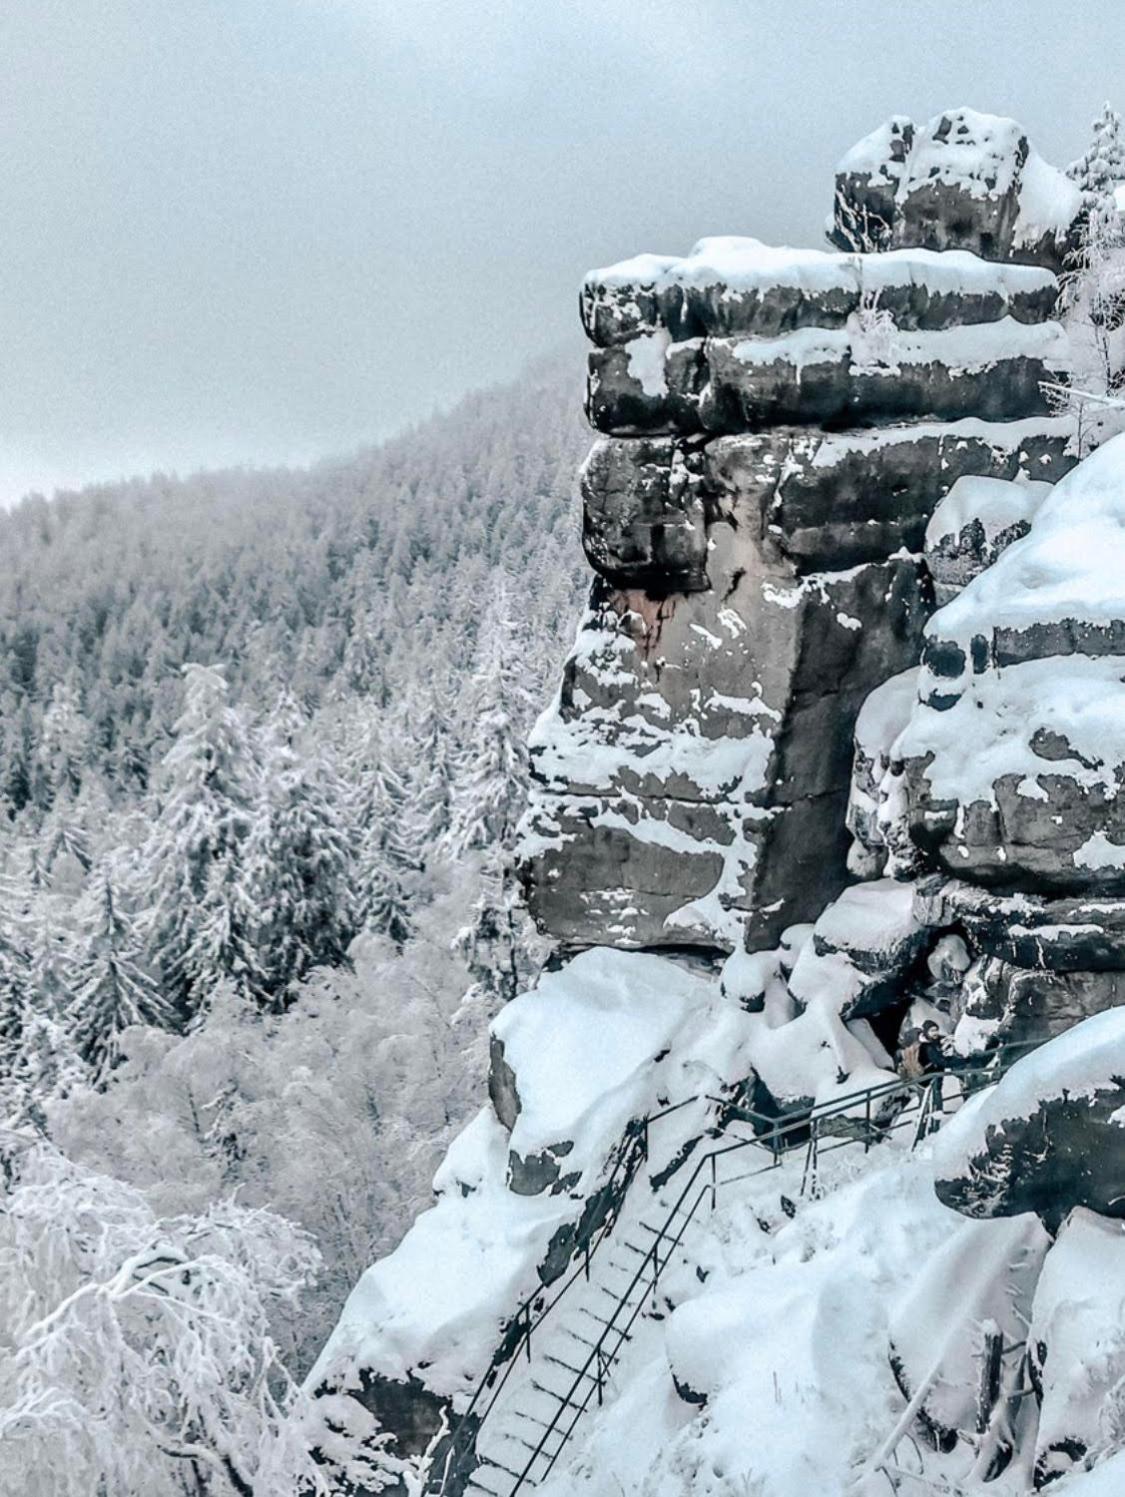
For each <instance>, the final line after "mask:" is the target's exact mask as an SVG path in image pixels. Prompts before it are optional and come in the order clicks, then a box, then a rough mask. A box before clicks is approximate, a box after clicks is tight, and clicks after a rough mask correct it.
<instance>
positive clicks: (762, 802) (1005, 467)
mask: <svg viewBox="0 0 1125 1497" xmlns="http://www.w3.org/2000/svg"><path fill="white" fill-rule="evenodd" d="M990 138H994V139H997V140H999V139H1001V138H1005V139H1006V136H1004V132H1003V130H1001V128H1000V124H999V123H998V124H997V125H996V127H995V129H994V130H993V131H992V136H991V137H990ZM1014 149H1015V148H1014V146H1013V150H1014ZM1025 162H1026V157H1025V158H1023V162H1022V163H1017V162H1016V161H1015V158H1014V157H1013V159H1012V161H1010V162H1009V163H1008V164H1007V168H1006V169H1007V170H1008V171H1009V173H1010V174H1018V171H1019V169H1020V166H1021V164H1025ZM973 181H974V183H975V181H976V179H975V178H974V179H973ZM971 190H973V191H975V190H976V188H975V185H974V186H972V188H971ZM984 202H985V200H982V203H984ZM987 202H991V203H992V207H991V208H988V207H987V203H985V205H984V206H982V207H981V208H980V213H981V214H982V215H983V216H984V218H987V215H988V213H989V212H992V213H993V216H994V218H995V220H996V222H995V229H996V233H997V235H998V236H1002V233H1003V232H1007V231H1006V230H1004V229H1003V225H1002V223H1001V219H1003V218H1004V215H1005V214H1007V213H1008V200H1007V199H1004V202H1003V203H1001V201H1000V198H999V197H996V198H995V201H993V199H987ZM984 218H982V222H983V221H984ZM1005 221H1006V220H1005ZM977 247H979V246H977ZM1004 258H1005V259H1006V258H1007V257H1006V256H1005V257H1004ZM1055 291H1056V283H1055V279H1054V276H1053V275H1052V274H1051V271H1050V269H1048V268H1044V267H1042V266H1035V265H1021V264H1012V263H995V262H990V261H988V260H985V259H982V258H980V257H979V256H978V255H976V254H972V253H967V252H966V251H965V250H963V249H957V250H951V251H948V252H945V251H944V246H941V247H940V248H935V247H932V246H930V245H929V244H923V245H921V247H917V248H901V249H897V250H895V251H893V252H890V253H885V254H883V253H872V254H863V253H846V254H832V253H823V252H818V251H793V250H779V249H773V248H770V247H768V246H765V245H763V244H761V243H760V242H759V241H757V240H738V239H712V240H703V241H701V243H700V244H699V245H698V246H697V247H696V248H695V250H693V251H692V253H691V254H690V255H688V256H686V257H684V258H682V259H676V258H672V257H660V256H641V257H639V258H638V259H636V260H631V261H626V262H624V263H623V264H621V265H618V266H614V267H611V268H609V269H607V270H602V271H595V272H592V273H591V275H590V276H589V277H588V278H587V281H586V284H585V287H584V289H583V293H582V315H583V322H584V325H585V327H586V330H587V333H588V334H589V336H590V337H591V339H592V341H593V342H594V344H595V348H594V351H593V353H592V354H591V360H590V383H589V396H588V413H589V416H590V420H591V422H592V424H593V425H594V427H595V428H596V429H597V430H598V431H599V432H600V433H602V435H601V436H600V437H599V438H598V440H597V441H596V442H595V445H594V448H593V451H592V452H591V455H590V458H589V459H588V461H587V464H586V467H585V470H584V473H583V479H582V494H583V507H584V539H585V546H586V554H587V557H588V558H589V560H590V563H591V565H592V567H593V568H594V569H595V571H596V573H597V574H598V575H597V578H596V580H595V583H594V587H593V591H592V595H591V602H590V609H589V612H588V613H587V615H586V618H585V619H584V621H583V623H582V626H581V628H580V631H579V635H578V639H577V642H576V645H575V648H574V650H573V652H572V654H571V657H570V659H569V660H568V662H567V664H566V667H565V670H564V674H563V682H562V687H561V690H560V693H559V697H558V700H557V702H556V705H555V707H554V708H553V709H552V710H551V711H549V712H548V713H547V714H546V715H545V716H544V718H543V719H542V720H541V721H540V723H539V725H538V727H537V729H536V731H535V734H534V735H533V739H532V744H531V750H532V772H533V793H532V802H531V807H530V810H529V814H528V817H527V821H526V825H525V840H524V849H523V875H524V881H525V886H526V888H527V891H528V896H529V902H530V905H531V909H532V911H533V913H534V915H535V916H536V918H537V920H538V922H539V923H540V925H541V926H542V928H543V929H544V930H546V931H547V932H548V933H549V934H550V935H552V936H554V937H555V938H556V939H557V940H558V941H559V942H561V943H563V944H564V945H565V946H569V947H581V946H584V945H591V944H614V945H619V946H624V947H656V948H658V947H683V946H693V947H702V948H707V949H717V950H724V951H731V950H735V949H738V948H740V947H742V946H746V947H748V948H749V949H750V950H757V949H762V948H765V947H769V946H773V945H776V943H777V941H778V938H779V936H780V933H781V932H782V930H783V929H784V928H785V927H787V926H789V925H792V924H794V923H797V922H805V921H813V920H815V919H816V917H817V916H818V915H819V913H820V911H821V910H822V909H823V908H824V906H825V905H826V904H827V903H828V902H829V901H831V900H832V899H833V898H835V897H836V896H837V895H838V894H839V893H840V891H841V889H842V888H843V887H844V885H845V883H846V882H847V879H848V870H847V856H848V841H849V838H848V833H847V829H846V817H847V806H848V798H849V787H850V778H851V763H852V735H853V729H854V725H855V720H856V716H857V714H858V712H859V709H860V706H861V705H862V703H863V702H864V700H865V699H866V698H867V697H868V695H869V694H870V693H871V691H872V690H873V689H874V688H875V687H877V686H878V685H879V684H880V683H881V682H883V681H885V680H887V679H889V678H890V677H893V676H896V675H898V674H900V673H901V672H903V671H904V670H906V669H908V668H909V667H912V666H914V665H915V664H916V663H917V660H918V654H919V650H920V647H921V643H922V637H923V635H922V631H923V628H924V625H925V621H926V619H927V617H928V615H929V613H930V611H931V608H932V589H931V583H930V579H929V576H928V574H927V571H926V568H925V566H924V565H923V563H922V559H921V555H920V553H921V551H922V548H923V544H924V537H925V531H926V526H927V523H928V521H929V520H930V517H931V515H932V514H933V511H934V509H935V508H936V506H937V505H938V503H939V502H940V501H941V500H942V499H943V498H944V496H945V495H946V494H947V493H948V492H949V490H950V488H951V487H952V486H953V485H954V483H955V482H956V481H957V480H958V479H963V478H965V477H969V476H972V477H979V478H987V479H993V480H1009V481H1010V480H1016V479H1020V480H1022V481H1024V482H1036V483H1040V482H1043V481H1047V482H1050V481H1053V480H1054V479H1056V478H1057V477H1059V476H1060V475H1061V474H1062V473H1063V472H1065V471H1066V469H1067V467H1068V466H1069V459H1068V458H1067V456H1066V451H1065V447H1066V429H1065V427H1064V425H1063V423H1061V422H1059V421H1058V420H1056V419H1053V418H1052V417H1051V416H1050V415H1049V414H1047V412H1046V408H1045V405H1044V399H1043V395H1042V392H1041V388H1040V387H1041V384H1042V382H1043V380H1044V379H1045V378H1047V377H1051V378H1055V377H1057V376H1058V374H1059V373H1060V372H1061V371H1062V369H1063V367H1064V365H1065V353H1066V350H1065V339H1064V337H1063V334H1062V332H1061V330H1060V328H1059V326H1058V324H1057V323H1055V322H1054V321H1052V320H1051V319H1052V315H1053V310H1054V297H1055ZM877 862H878V859H876V860H875V863H873V864H872V867H871V871H875V872H877V871H879V870H878V867H877V866H876V864H877Z"/></svg>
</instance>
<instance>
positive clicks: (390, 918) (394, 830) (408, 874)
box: [358, 756, 419, 948]
mask: <svg viewBox="0 0 1125 1497" xmlns="http://www.w3.org/2000/svg"><path fill="white" fill-rule="evenodd" d="M410 830H411V829H410V826H409V822H408V817H407V796H406V789H405V786H404V785H403V782H402V779H401V778H400V776H399V774H398V772H397V770H396V769H395V767H394V764H393V763H392V762H391V761H390V758H389V756H388V758H387V760H386V761H385V762H384V763H382V764H381V765H380V766H379V768H378V769H377V770H376V771H375V772H374V774H373V775H372V776H371V796H370V803H369V809H368V821H367V824H366V825H365V826H364V827H363V828H362V831H361V840H360V848H359V863H358V876H359V887H360V898H361V901H362V906H363V909H364V910H365V911H366V920H365V924H366V926H367V928H368V930H371V931H374V932H375V934H376V935H384V936H386V937H387V938H388V939H389V940H391V941H393V942H394V944H395V945H396V946H398V947H400V948H401V947H402V946H403V945H404V944H405V943H406V942H407V941H408V940H409V939H410V936H411V935H412V934H413V931H414V922H413V919H412V915H411V905H412V902H413V892H414V887H415V884H416V875H417V874H418V872H419V862H418V858H417V855H416V851H415V848H414V846H413V844H412V841H411V837H410Z"/></svg>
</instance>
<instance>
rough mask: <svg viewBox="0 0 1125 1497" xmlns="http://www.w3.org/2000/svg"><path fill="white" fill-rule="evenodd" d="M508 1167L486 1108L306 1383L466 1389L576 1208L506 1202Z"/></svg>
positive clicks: (503, 1141) (357, 1292) (499, 1128)
mask: <svg viewBox="0 0 1125 1497" xmlns="http://www.w3.org/2000/svg"><path fill="white" fill-rule="evenodd" d="M507 1170H508V1132H507V1129H505V1128H504V1127H503V1125H502V1124H501V1123H500V1122H499V1121H498V1120H497V1119H496V1117H495V1116H494V1114H493V1113H492V1111H491V1109H490V1108H485V1109H484V1110H483V1111H482V1112H481V1113H480V1114H478V1116H477V1118H476V1119H474V1121H473V1122H472V1123H470V1124H469V1125H468V1127H467V1128H466V1129H465V1130H464V1132H463V1133H462V1134H461V1135H460V1137H459V1138H458V1139H457V1141H456V1142H455V1143H454V1145H453V1147H452V1150H451V1151H450V1157H449V1158H448V1159H447V1160H446V1162H445V1163H444V1164H443V1165H442V1168H441V1171H440V1172H439V1175H438V1179H437V1180H436V1181H435V1186H436V1185H437V1184H438V1183H439V1182H440V1184H441V1185H442V1186H443V1187H444V1193H443V1194H442V1195H441V1196H440V1197H439V1199H438V1203H437V1205H435V1206H433V1207H431V1209H430V1210H429V1211H424V1212H423V1213H422V1214H421V1216H419V1217H418V1218H417V1219H416V1221H415V1222H414V1225H413V1226H412V1227H411V1229H410V1231H409V1232H408V1233H407V1235H406V1236H405V1237H404V1238H403V1240H402V1242H401V1243H400V1244H399V1246H398V1247H397V1248H396V1249H395V1251H394V1252H393V1253H391V1254H390V1255H389V1256H388V1257H386V1258H383V1259H380V1260H379V1262H377V1263H375V1264H374V1265H373V1266H372V1267H371V1268H369V1269H368V1270H367V1271H366V1272H365V1273H364V1274H363V1276H362V1277H361V1278H360V1280H359V1282H358V1283H357V1284H356V1286H355V1288H354V1289H353V1290H352V1292H351V1294H350V1295H349V1296H348V1300H347V1303H346V1304H345V1306H344V1309H343V1312H342V1313H341V1316H340V1319H339V1321H338V1323H337V1325H336V1328H335V1330H334V1331H333V1333H332V1335H331V1337H330V1338H329V1340H328V1342H327V1344H326V1345H325V1347H324V1350H323V1351H322V1352H321V1355H320V1357H319V1359H318V1360H317V1363H316V1365H315V1367H314V1368H313V1370H312V1372H311V1373H310V1375H309V1380H308V1385H309V1387H310V1388H320V1387H323V1386H328V1387H331V1388H333V1389H335V1390H350V1389H359V1388H360V1387H361V1384H362V1380H363V1379H370V1378H371V1377H378V1378H385V1379H391V1380H394V1381H396V1382H406V1381H408V1380H411V1379H414V1380H417V1381H420V1382H421V1383H422V1384H423V1385H424V1386H425V1387H426V1388H427V1389H429V1390H430V1391H432V1392H435V1393H438V1394H442V1395H446V1396H450V1395H454V1394H465V1393H467V1392H468V1391H469V1390H470V1389H471V1387H472V1386H473V1383H474V1382H475V1380H476V1378H477V1377H479V1376H480V1373H481V1372H482V1371H483V1369H484V1367H486V1366H487V1364H488V1361H489V1359H490V1358H491V1356H492V1353H493V1351H494V1350H495V1347H496V1345H497V1343H498V1342H499V1340H500V1334H501V1331H502V1329H503V1326H504V1323H505V1321H506V1320H507V1318H508V1316H509V1315H510V1314H511V1311H512V1310H513V1309H514V1307H515V1306H516V1305H517V1304H518V1303H519V1301H520V1300H521V1299H522V1298H523V1297H524V1296H525V1295H526V1294H528V1293H530V1292H531V1290H532V1289H533V1288H534V1287H535V1285H536V1283H537V1282H538V1278H537V1273H536V1266H537V1264H538V1263H539V1262H540V1261H541V1260H542V1258H543V1257H544V1256H545V1254H546V1251H547V1247H548V1244H549V1242H550V1239H551V1236H552V1234H553V1233H554V1232H555V1231H557V1230H558V1229H559V1228H560V1227H564V1226H565V1225H566V1224H567V1223H568V1222H569V1221H570V1220H571V1219H572V1217H573V1215H574V1209H575V1208H574V1202H573V1200H572V1199H571V1198H570V1197H569V1196H568V1195H561V1196H552V1195H550V1194H549V1193H548V1194H541V1195H536V1196H520V1195H514V1194H513V1193H512V1192H511V1191H510V1190H509V1189H508V1188H507V1184H506V1180H507ZM453 1186H456V1187H457V1188H456V1189H452V1188H450V1187H453Z"/></svg>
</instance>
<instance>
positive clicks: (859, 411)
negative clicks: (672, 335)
mask: <svg viewBox="0 0 1125 1497" xmlns="http://www.w3.org/2000/svg"><path fill="white" fill-rule="evenodd" d="M884 334H885V336H884ZM652 336H653V337H656V336H657V335H655V334H654V335H652ZM633 347H634V344H632V343H630V344H626V345H624V346H623V347H617V346H615V347H612V348H608V349H595V350H593V352H592V353H591V355H590V364H589V379H588V383H587V402H586V409H587V415H588V416H589V418H590V423H591V425H592V426H594V427H595V428H596V429H597V430H598V431H603V432H607V433H610V434H616V435H622V436H624V435H640V436H643V435H645V434H647V433H661V432H672V431H680V432H683V433H685V434H694V433H697V432H699V433H714V434H717V435H718V434H722V433H727V432H746V431H750V432H752V431H755V430H757V429H759V428H760V427H762V426H769V425H775V426H776V425H781V424H787V423H788V424H794V425H805V424H813V425H822V424H842V423H843V422H845V421H851V422H863V421H867V420H871V419H874V418H875V417H883V418H887V417H890V418H894V419H898V420H903V419H909V418H921V417H937V418H939V419H942V420H947V421H956V420H959V419H961V418H963V417H967V416H978V417H983V418H985V419H986V420H991V421H1007V420H1015V419H1018V418H1020V417H1027V416H1032V415H1036V414H1041V415H1046V414H1047V413H1048V412H1049V410H1050V405H1049V402H1048V400H1047V397H1046V396H1045V394H1044V393H1043V390H1042V385H1043V383H1044V382H1051V381H1057V380H1058V379H1059V377H1060V375H1062V374H1064V373H1065V371H1066V369H1067V367H1068V357H1069V356H1068V344H1067V338H1066V335H1065V334H1064V332H1063V330H1062V328H1061V326H1060V325H1059V324H1058V323H1057V322H1044V323H1031V324H1029V323H1023V322H1018V321H1017V320H1016V319H1015V318H1013V317H1004V318H1001V319H1000V320H999V321H997V322H980V323H968V324H965V325H962V326H956V327H950V328H942V329H939V330H936V331H912V330H910V331H907V330H903V329H899V328H896V327H894V326H893V325H892V324H885V326H884V332H883V333H881V334H880V337H879V340H878V347H877V349H875V348H873V345H872V331H871V329H870V328H869V326H868V325H867V324H865V323H862V322H859V321H858V320H856V321H853V322H852V323H851V324H849V325H848V326H846V327H843V328H822V327H801V328H797V329H796V330H795V331H794V332H789V333H782V334H781V335H780V336H778V337H776V338H743V337H738V336H735V337H729V338H719V337H709V338H706V339H694V340H691V339H689V340H687V341H685V342H683V343H672V344H669V345H668V346H667V350H666V353H665V356H664V368H663V375H662V377H661V378H658V377H657V375H656V373H655V372H652V373H651V375H650V378H649V381H648V383H647V385H646V384H642V382H641V381H640V380H639V379H638V378H637V376H636V375H635V374H634V372H633V365H632V360H631V355H630V350H631V349H632V348H633ZM650 358H651V356H650V354H649V353H648V352H646V355H645V359H644V364H643V367H644V368H645V369H646V370H650V369H651V363H650Z"/></svg>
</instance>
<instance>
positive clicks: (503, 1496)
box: [465, 1471, 512, 1497]
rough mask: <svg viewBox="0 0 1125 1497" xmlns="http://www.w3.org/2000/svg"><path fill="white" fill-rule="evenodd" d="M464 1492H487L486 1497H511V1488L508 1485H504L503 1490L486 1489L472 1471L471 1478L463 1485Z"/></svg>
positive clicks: (497, 1488)
mask: <svg viewBox="0 0 1125 1497" xmlns="http://www.w3.org/2000/svg"><path fill="white" fill-rule="evenodd" d="M465 1491H466V1492H487V1493H488V1497H511V1492H512V1487H511V1484H510V1483H505V1485H504V1486H503V1488H501V1487H486V1486H485V1484H484V1482H483V1481H481V1480H480V1478H479V1477H478V1476H477V1473H476V1472H475V1471H474V1472H473V1474H472V1476H470V1477H469V1479H468V1481H467V1482H466V1483H465Z"/></svg>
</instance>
